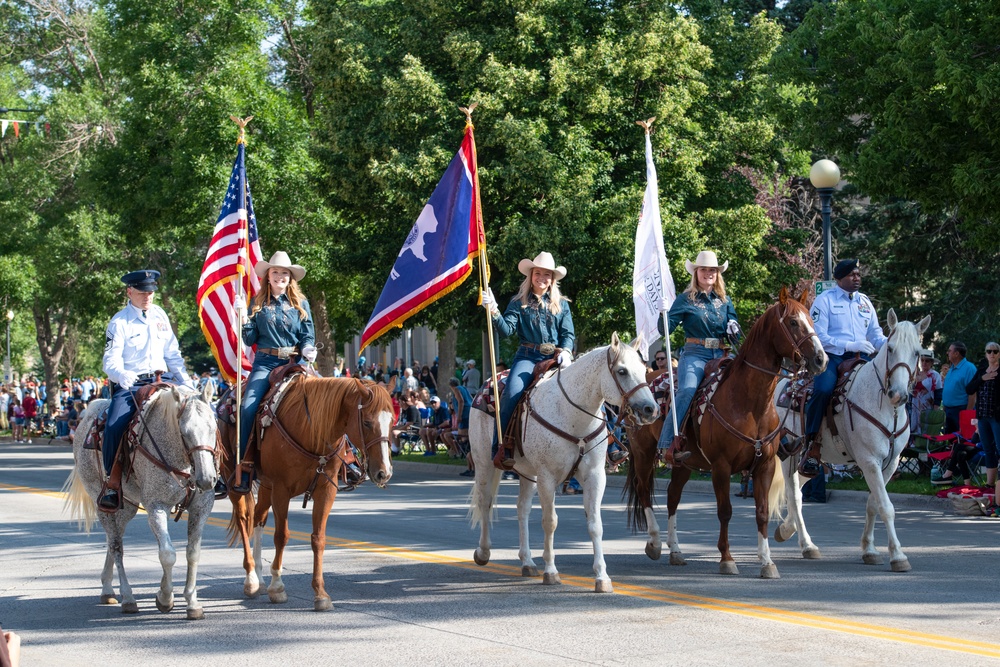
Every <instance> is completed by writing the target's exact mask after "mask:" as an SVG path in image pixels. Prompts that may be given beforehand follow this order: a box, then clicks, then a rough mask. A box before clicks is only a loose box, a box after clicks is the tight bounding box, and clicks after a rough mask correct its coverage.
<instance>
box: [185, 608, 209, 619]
mask: <svg viewBox="0 0 1000 667" xmlns="http://www.w3.org/2000/svg"><path fill="white" fill-rule="evenodd" d="M187 617H188V620H189V621H200V620H202V619H203V618H205V610H204V609H202V608H201V607H198V608H197V609H188V610H187Z"/></svg>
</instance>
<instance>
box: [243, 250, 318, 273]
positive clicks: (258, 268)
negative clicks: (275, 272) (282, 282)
mask: <svg viewBox="0 0 1000 667" xmlns="http://www.w3.org/2000/svg"><path fill="white" fill-rule="evenodd" d="M272 267H276V268H279V269H288V270H289V271H290V272H291V274H292V278H295V279H296V280H302V279H303V278H304V277H305V275H306V270H305V269H304V268H302V267H301V266H299V265H298V264H292V260H290V259H288V253H287V252H285V251H284V250H279V251H278V252H276V253H274V254H273V255H271V261H270V262H265V261H264V260H260V261H259V262H257V263H256V264H255V265H254V267H253V272H254V273H256V274H257V275H258V276H260V277H261V278H263V277H264V276H265V275H267V270H268V269H270V268H272Z"/></svg>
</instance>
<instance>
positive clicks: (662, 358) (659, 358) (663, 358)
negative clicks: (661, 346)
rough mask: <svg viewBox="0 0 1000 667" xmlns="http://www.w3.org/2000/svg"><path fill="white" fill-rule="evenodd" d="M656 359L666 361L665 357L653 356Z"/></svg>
mask: <svg viewBox="0 0 1000 667" xmlns="http://www.w3.org/2000/svg"><path fill="white" fill-rule="evenodd" d="M655 358H656V360H657V361H666V360H667V358H666V357H655Z"/></svg>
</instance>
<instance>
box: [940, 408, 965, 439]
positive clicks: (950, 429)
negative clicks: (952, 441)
mask: <svg viewBox="0 0 1000 667" xmlns="http://www.w3.org/2000/svg"><path fill="white" fill-rule="evenodd" d="M941 407H943V408H944V432H945V433H958V430H959V426H960V425H961V420H960V418H959V415H961V413H962V410H965V409H966V408H967V407H968V406H966V405H954V406H950V407H949V406H947V405H944V406H941Z"/></svg>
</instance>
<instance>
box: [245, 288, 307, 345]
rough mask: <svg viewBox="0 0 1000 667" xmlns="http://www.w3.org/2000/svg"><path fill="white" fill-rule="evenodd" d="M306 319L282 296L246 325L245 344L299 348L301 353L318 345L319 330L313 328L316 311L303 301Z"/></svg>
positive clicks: (272, 300) (273, 300) (252, 317)
mask: <svg viewBox="0 0 1000 667" xmlns="http://www.w3.org/2000/svg"><path fill="white" fill-rule="evenodd" d="M301 305H302V309H303V310H305V311H306V315H308V317H306V319H304V320H303V319H300V318H301V314H300V313H299V311H298V310H296V309H295V308H294V307H293V306H292V303H291V301H289V300H288V296H286V295H284V294H282V295H281V296H279V297H278V298H272V299H271V302H270V303H268V304H267V305H266V306H264V307H263V308H261V309H260V310H258V311H257V312H256V313H254V314H253V315H251V316H250V321H249V322H247V323H246V324H244V325H243V342H244V343H246V344H247V345H254V344H256V345H257V347H258V348H260V347H275V348H277V347H295V346H296V345H297V346H298V348H299V350H301V349H302V348H303V347H305V346H306V345H315V344H316V330H315V329H314V328H313V319H312V311H311V310H310V309H309V302H308V301H306V300H303V301H302V304H301Z"/></svg>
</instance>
